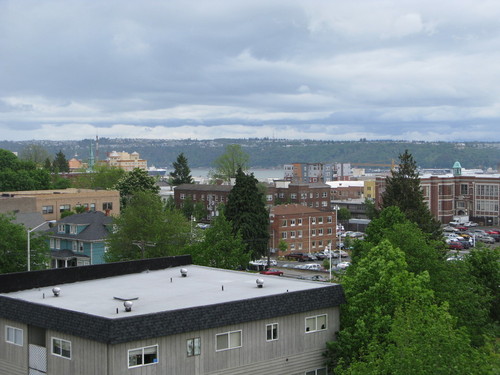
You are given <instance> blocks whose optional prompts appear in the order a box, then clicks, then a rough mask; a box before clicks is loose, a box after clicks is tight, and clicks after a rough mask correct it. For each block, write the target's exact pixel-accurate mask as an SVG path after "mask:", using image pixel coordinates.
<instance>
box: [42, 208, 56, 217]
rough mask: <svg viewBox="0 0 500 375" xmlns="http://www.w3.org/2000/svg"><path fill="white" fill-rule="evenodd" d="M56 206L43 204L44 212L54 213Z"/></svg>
mask: <svg viewBox="0 0 500 375" xmlns="http://www.w3.org/2000/svg"><path fill="white" fill-rule="evenodd" d="M53 213H54V206H42V214H44V215H45V214H53Z"/></svg>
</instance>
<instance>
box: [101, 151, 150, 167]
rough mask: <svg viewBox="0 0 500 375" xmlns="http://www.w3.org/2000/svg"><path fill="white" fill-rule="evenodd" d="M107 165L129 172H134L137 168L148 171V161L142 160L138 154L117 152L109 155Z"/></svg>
mask: <svg viewBox="0 0 500 375" xmlns="http://www.w3.org/2000/svg"><path fill="white" fill-rule="evenodd" d="M107 163H108V165H109V166H110V167H117V168H121V169H123V170H125V171H127V172H130V171H132V170H134V169H135V168H139V169H144V170H145V171H146V170H147V169H148V162H147V160H144V159H141V158H140V157H139V153H138V152H132V153H131V154H129V153H128V152H125V151H122V152H116V151H113V152H111V153H110V154H109V155H108V160H107Z"/></svg>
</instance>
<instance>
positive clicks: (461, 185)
mask: <svg viewBox="0 0 500 375" xmlns="http://www.w3.org/2000/svg"><path fill="white" fill-rule="evenodd" d="M463 172H464V171H463V170H462V167H461V165H460V163H459V162H456V163H455V164H454V166H453V173H451V174H442V175H429V174H427V175H423V176H421V177H420V185H421V187H422V190H423V193H424V199H425V201H426V202H427V204H428V205H429V209H430V211H431V212H432V214H433V215H434V216H435V217H436V218H437V219H438V220H440V221H441V222H442V223H448V222H450V221H451V220H452V218H453V216H454V215H468V216H469V218H470V219H471V220H473V221H476V222H478V223H480V224H484V225H498V224H500V221H499V213H500V210H499V206H500V193H499V192H500V175H499V174H466V173H463ZM376 184H377V188H376V190H377V200H376V203H377V205H380V203H381V201H382V198H381V197H382V193H383V192H384V191H385V178H382V177H380V178H377V181H376Z"/></svg>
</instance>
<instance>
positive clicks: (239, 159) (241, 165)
mask: <svg viewBox="0 0 500 375" xmlns="http://www.w3.org/2000/svg"><path fill="white" fill-rule="evenodd" d="M249 160H250V156H249V155H248V154H247V153H246V152H244V151H243V150H242V149H241V146H240V145H238V144H231V145H227V146H226V149H225V151H224V153H223V154H222V155H221V156H219V157H218V158H217V159H215V161H214V166H215V171H214V172H212V173H211V175H212V178H213V179H221V180H223V181H227V182H229V181H230V180H231V178H235V177H236V176H237V173H238V170H239V169H241V170H242V171H243V172H245V171H247V170H248V162H249Z"/></svg>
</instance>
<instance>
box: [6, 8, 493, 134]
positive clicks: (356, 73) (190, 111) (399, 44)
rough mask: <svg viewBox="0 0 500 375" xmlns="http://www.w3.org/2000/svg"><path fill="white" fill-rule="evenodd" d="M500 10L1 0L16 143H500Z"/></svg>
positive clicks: (9, 129) (9, 119) (9, 124)
mask: <svg viewBox="0 0 500 375" xmlns="http://www.w3.org/2000/svg"><path fill="white" fill-rule="evenodd" d="M499 20H500V1H498V0H491V1H488V0H484V1H483V0H471V1H468V0H441V1H434V0H433V1H428V0H418V1H417V0H415V1H413V0H390V1H389V0H387V1H383V0H354V1H345V0H323V1H316V0H301V1H295V0H286V1H282V0H273V1H268V0H265V1H261V0H252V1H250V0H240V1H235V0H219V1H211V0H204V1H199V0H196V1H190V0H182V1H180V0H171V1H160V0H141V1H137V0H107V1H88V0H79V1H78V0H65V1H59V0H57V1H50V0H0V139H3V140H29V139H54V140H65V139H83V138H92V137H94V136H95V135H96V134H97V135H99V136H100V137H111V138H117V137H124V138H129V137H130V138H169V139H172V138H174V139H175V138H179V139H184V138H197V139H211V138H222V137H224V138H248V137H276V138H290V139H298V138H308V139H332V140H358V139H360V138H367V139H395V140H425V141H433V140H445V141H475V140H485V141H500V68H499V67H500V22H499Z"/></svg>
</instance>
